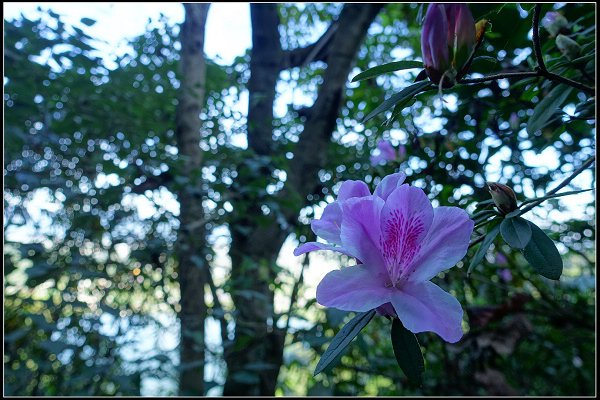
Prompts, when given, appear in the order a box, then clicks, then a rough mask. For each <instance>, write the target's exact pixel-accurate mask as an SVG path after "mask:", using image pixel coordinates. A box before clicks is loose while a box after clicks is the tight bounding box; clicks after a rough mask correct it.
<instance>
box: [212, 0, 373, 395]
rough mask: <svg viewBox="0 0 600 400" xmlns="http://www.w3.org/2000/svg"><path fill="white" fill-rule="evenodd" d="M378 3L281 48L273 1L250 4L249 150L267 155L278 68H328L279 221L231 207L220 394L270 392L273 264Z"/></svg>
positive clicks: (276, 345) (320, 158)
mask: <svg viewBox="0 0 600 400" xmlns="http://www.w3.org/2000/svg"><path fill="white" fill-rule="evenodd" d="M381 7H382V5H381V4H350V5H346V6H344V9H343V10H342V13H341V14H340V17H339V19H338V21H337V22H336V23H335V24H336V25H335V29H333V30H332V29H331V28H330V30H328V32H329V33H326V35H324V40H323V41H322V42H321V41H318V42H317V43H315V45H311V46H309V47H307V48H303V49H297V51H294V52H287V53H284V52H283V51H282V49H281V44H280V37H279V31H278V28H279V17H278V14H277V6H276V5H274V4H252V5H251V17H252V40H253V46H252V51H251V63H250V65H251V77H250V82H249V84H248V90H249V109H248V147H249V148H250V149H251V150H253V151H254V152H255V153H256V154H257V155H259V156H267V157H268V156H271V155H273V154H272V153H273V143H272V132H273V101H274V97H275V86H276V83H277V78H278V76H279V72H280V71H281V70H282V69H284V68H289V67H291V66H300V65H303V64H305V63H306V62H309V61H311V60H307V58H306V57H310V56H309V55H310V54H312V57H316V58H318V59H321V60H323V61H326V62H327V65H328V67H327V70H326V71H325V73H324V76H323V83H322V84H321V86H320V87H319V91H318V98H317V100H316V102H315V104H314V105H313V107H312V108H311V109H310V110H309V111H308V113H307V120H306V122H305V129H304V131H303V133H302V135H301V139H300V142H299V144H298V147H297V149H296V151H295V152H294V159H293V160H292V162H291V166H290V171H288V181H287V182H286V187H285V188H284V190H282V191H281V193H280V198H290V197H294V198H298V199H299V200H300V201H299V202H298V206H297V207H293V208H287V209H283V212H284V214H285V220H286V221H285V222H284V224H283V225H282V224H281V221H279V220H277V219H276V218H275V217H274V216H273V217H272V218H271V221H269V223H267V224H262V225H261V224H258V223H257V222H256V218H255V217H253V216H256V215H257V214H258V215H260V214H261V213H262V212H261V209H260V207H261V203H262V200H261V199H260V198H259V199H256V198H251V197H249V196H248V195H245V194H240V198H241V201H240V202H239V203H238V204H240V205H244V207H245V208H243V209H241V210H243V211H238V215H237V218H236V221H235V223H233V224H231V225H230V229H231V235H232V244H231V250H230V255H231V259H232V277H231V281H230V283H231V287H232V291H231V293H232V298H233V300H234V303H235V306H236V312H237V316H236V330H235V341H234V344H233V347H232V349H231V350H230V351H229V352H227V355H226V360H227V365H228V369H229V374H228V377H227V382H226V383H225V388H224V393H223V394H224V395H226V396H228V395H248V396H252V395H261V396H272V395H274V393H275V388H276V384H277V377H278V375H279V370H280V368H281V364H282V362H283V346H284V341H285V331H284V330H283V329H279V328H278V327H277V326H276V316H275V315H274V304H273V299H274V291H273V290H272V289H271V287H270V285H272V282H273V281H274V279H275V277H276V274H277V272H276V268H275V262H276V259H277V256H278V254H279V250H280V249H281V246H282V244H283V242H284V241H285V239H286V237H287V236H288V234H289V232H290V229H291V227H293V226H294V225H295V224H296V223H297V216H298V213H299V211H300V209H301V208H302V207H303V206H304V205H305V204H306V196H307V195H308V194H310V193H312V191H314V190H315V188H317V187H318V185H319V179H318V170H319V169H320V168H322V167H323V165H324V164H325V156H326V149H327V147H328V143H329V141H330V139H331V134H332V133H333V130H334V129H335V125H336V118H337V116H338V113H339V109H340V105H341V104H342V101H341V100H342V97H343V89H344V87H345V84H346V80H347V77H348V74H349V72H350V69H351V67H352V65H353V60H354V58H355V57H356V54H357V53H358V49H359V48H360V45H361V43H362V42H363V39H364V37H365V35H366V32H367V29H368V27H369V26H370V24H371V22H372V21H373V20H374V18H375V17H376V15H377V13H378V12H379V10H380V9H381ZM323 46H326V47H327V48H329V50H328V51H326V50H324V47H323ZM316 58H315V59H316ZM303 168H305V169H303ZM254 171H255V172H254V173H246V174H245V176H246V178H244V179H243V181H242V179H240V186H241V187H248V185H252V184H254V185H256V183H257V182H260V179H261V176H260V175H261V174H265V173H269V172H270V170H269V167H268V165H265V166H264V167H263V169H262V170H260V169H256V168H255V169H254ZM291 174H297V176H290V175H291ZM272 214H274V213H272ZM272 214H271V215H272Z"/></svg>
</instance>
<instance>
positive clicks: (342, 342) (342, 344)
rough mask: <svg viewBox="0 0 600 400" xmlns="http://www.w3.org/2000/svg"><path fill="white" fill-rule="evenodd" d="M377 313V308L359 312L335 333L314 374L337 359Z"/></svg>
mask: <svg viewBox="0 0 600 400" xmlns="http://www.w3.org/2000/svg"><path fill="white" fill-rule="evenodd" d="M374 315H375V310H371V311H367V312H363V313H359V314H357V315H356V316H355V317H354V318H352V319H351V320H350V322H348V323H347V324H346V325H345V326H344V327H343V328H342V329H340V331H339V332H338V333H337V335H335V337H334V338H333V340H332V341H331V343H330V344H329V347H327V350H325V353H323V355H322V356H321V359H320V360H319V363H318V364H317V367H316V368H315V373H314V376H316V375H318V374H319V373H321V372H322V371H323V370H324V369H325V368H326V367H327V366H328V365H329V364H331V363H332V362H333V361H335V359H336V357H337V356H338V355H339V354H340V353H341V352H342V351H343V350H344V349H345V348H346V346H348V344H350V342H351V341H352V339H354V338H355V337H356V335H358V334H359V333H360V331H361V330H362V329H363V328H364V327H365V326H367V324H368V323H369V322H370V321H371V319H372V318H373V316H374Z"/></svg>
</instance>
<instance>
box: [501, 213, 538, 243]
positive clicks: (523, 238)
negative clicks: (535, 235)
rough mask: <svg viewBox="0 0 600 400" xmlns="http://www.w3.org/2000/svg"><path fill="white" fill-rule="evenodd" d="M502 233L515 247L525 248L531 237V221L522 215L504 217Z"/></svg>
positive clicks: (507, 241)
mask: <svg viewBox="0 0 600 400" xmlns="http://www.w3.org/2000/svg"><path fill="white" fill-rule="evenodd" d="M500 233H501V234H502V238H503V239H504V241H505V242H506V243H508V245H509V246H510V247H512V248H515V249H524V248H525V246H527V243H529V240H530V239H531V227H530V226H529V222H528V221H527V220H525V219H523V218H521V217H513V218H504V219H503V220H502V222H501V223H500Z"/></svg>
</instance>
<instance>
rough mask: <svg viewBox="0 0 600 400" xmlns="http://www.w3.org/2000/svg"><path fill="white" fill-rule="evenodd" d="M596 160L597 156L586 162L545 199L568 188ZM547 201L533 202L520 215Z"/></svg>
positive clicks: (547, 194)
mask: <svg viewBox="0 0 600 400" xmlns="http://www.w3.org/2000/svg"><path fill="white" fill-rule="evenodd" d="M595 160H596V156H591V157H590V158H589V159H588V160H587V161H586V162H584V163H583V165H582V166H581V167H579V168H578V169H577V170H576V171H575V172H573V173H572V174H571V175H570V176H569V177H568V178H567V179H565V180H564V181H562V182H561V183H560V184H559V185H558V186H557V187H555V188H554V189H552V190H551V191H549V192H548V193H546V195H545V196H544V197H547V196H549V195H552V194H554V193H556V192H558V191H559V190H560V189H562V188H564V187H565V186H567V185H568V184H569V182H571V181H572V180H573V179H575V177H576V176H577V175H579V174H580V173H582V172H583V171H585V170H586V169H587V167H589V166H590V165H591V164H592V163H593V162H594V161H595ZM546 200H547V199H541V200H538V201H535V202H533V203H532V204H531V205H529V206H527V207H525V208H524V209H522V210H521V212H520V213H519V215H523V214H525V213H526V212H528V211H531V210H532V209H534V208H535V207H537V206H539V205H540V204H542V203H543V202H544V201H546Z"/></svg>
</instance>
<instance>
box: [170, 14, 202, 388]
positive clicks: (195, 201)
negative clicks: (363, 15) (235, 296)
mask: <svg viewBox="0 0 600 400" xmlns="http://www.w3.org/2000/svg"><path fill="white" fill-rule="evenodd" d="M209 6H210V4H184V7H185V21H184V22H183V24H182V26H181V87H180V93H179V104H178V107H177V116H176V119H177V129H176V134H177V144H178V146H179V153H180V154H181V157H182V171H181V174H182V175H183V176H185V177H187V178H189V180H190V182H189V183H188V184H187V185H185V186H184V187H183V188H182V189H181V190H180V191H179V192H178V198H179V203H180V210H181V211H180V217H179V221H180V229H179V236H178V240H177V253H178V260H179V288H180V292H181V303H180V304H181V310H180V312H179V319H180V321H181V341H180V344H179V354H180V368H181V370H180V371H181V372H180V379H179V394H180V395H195V396H201V395H203V394H204V320H205V318H206V304H205V303H204V286H205V284H206V281H207V276H208V274H207V271H206V269H207V265H206V263H205V258H204V257H203V255H204V252H205V246H206V243H205V231H204V225H203V224H198V223H197V222H198V221H201V220H202V219H203V218H204V210H203V208H202V197H203V196H202V174H201V169H202V156H203V154H202V151H201V149H200V138H201V134H200V132H201V131H200V130H201V125H202V122H201V120H200V111H201V109H202V107H203V106H204V95H205V91H206V90H205V83H206V64H205V60H204V30H205V25H206V17H207V14H208V8H209ZM199 264H200V265H199Z"/></svg>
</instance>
